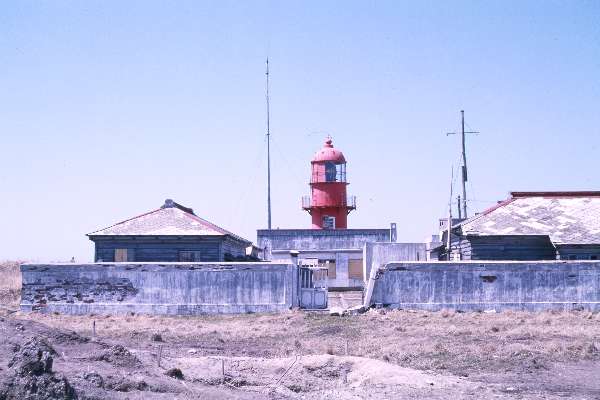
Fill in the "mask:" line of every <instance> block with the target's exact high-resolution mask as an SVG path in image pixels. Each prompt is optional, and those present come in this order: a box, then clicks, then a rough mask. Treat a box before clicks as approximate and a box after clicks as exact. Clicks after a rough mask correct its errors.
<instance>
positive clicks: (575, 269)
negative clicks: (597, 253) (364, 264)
mask: <svg viewBox="0 0 600 400" xmlns="http://www.w3.org/2000/svg"><path fill="white" fill-rule="evenodd" d="M375 303H381V304H386V305H391V306H396V307H400V308H414V309H426V310H439V309H442V308H448V309H457V310H465V311H477V310H482V311H485V310H492V309H493V310H496V311H502V310H506V309H515V310H528V311H541V310H547V309H556V310H569V309H586V310H600V261H570V262H566V261H539V262H505V261H497V262H494V261H491V262H490V261H484V262H422V263H419V262H405V263H390V264H388V265H386V266H385V267H383V268H382V269H381V270H380V273H379V276H378V278H377V280H376V281H375V284H374V289H373V296H372V298H371V304H375Z"/></svg>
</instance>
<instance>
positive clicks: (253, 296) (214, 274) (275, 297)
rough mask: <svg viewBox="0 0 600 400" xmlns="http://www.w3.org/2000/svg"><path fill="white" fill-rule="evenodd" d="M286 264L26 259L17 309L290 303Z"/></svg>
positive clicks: (222, 308) (272, 306) (227, 309)
mask: <svg viewBox="0 0 600 400" xmlns="http://www.w3.org/2000/svg"><path fill="white" fill-rule="evenodd" d="M296 268H297V267H296V265H295V264H291V263H94V264H24V265H22V266H21V274H22V278H23V285H22V291H21V310H23V311H41V312H55V311H56V312H59V313H65V314H89V313H110V314H118V313H126V312H134V313H141V314H171V315H193V314H214V313H248V312H278V311H283V310H288V309H290V308H291V307H292V306H296V304H295V303H296V302H297V293H296V290H297V289H296V288H297V284H296V280H297V270H296Z"/></svg>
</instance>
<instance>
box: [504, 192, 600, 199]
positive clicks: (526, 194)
mask: <svg viewBox="0 0 600 400" xmlns="http://www.w3.org/2000/svg"><path fill="white" fill-rule="evenodd" d="M510 195H511V196H512V197H513V198H520V197H600V191H597V190H587V191H586V190H581V191H566V192H510Z"/></svg>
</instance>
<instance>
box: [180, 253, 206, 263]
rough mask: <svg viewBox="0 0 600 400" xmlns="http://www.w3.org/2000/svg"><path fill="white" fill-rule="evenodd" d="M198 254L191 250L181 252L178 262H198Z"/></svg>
mask: <svg viewBox="0 0 600 400" xmlns="http://www.w3.org/2000/svg"><path fill="white" fill-rule="evenodd" d="M200 256H201V254H200V252H199V251H191V250H182V251H180V252H179V261H180V262H198V261H200Z"/></svg>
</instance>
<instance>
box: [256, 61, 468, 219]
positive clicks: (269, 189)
mask: <svg viewBox="0 0 600 400" xmlns="http://www.w3.org/2000/svg"><path fill="white" fill-rule="evenodd" d="M266 75H267V216H268V217H267V218H268V223H267V226H268V228H269V229H271V126H270V123H271V121H270V119H271V118H270V117H271V115H270V104H269V58H268V57H267V72H266ZM463 130H464V129H463Z"/></svg>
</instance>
